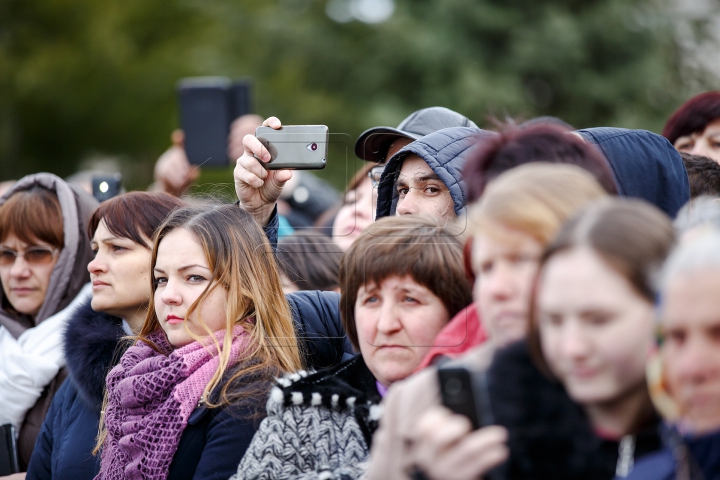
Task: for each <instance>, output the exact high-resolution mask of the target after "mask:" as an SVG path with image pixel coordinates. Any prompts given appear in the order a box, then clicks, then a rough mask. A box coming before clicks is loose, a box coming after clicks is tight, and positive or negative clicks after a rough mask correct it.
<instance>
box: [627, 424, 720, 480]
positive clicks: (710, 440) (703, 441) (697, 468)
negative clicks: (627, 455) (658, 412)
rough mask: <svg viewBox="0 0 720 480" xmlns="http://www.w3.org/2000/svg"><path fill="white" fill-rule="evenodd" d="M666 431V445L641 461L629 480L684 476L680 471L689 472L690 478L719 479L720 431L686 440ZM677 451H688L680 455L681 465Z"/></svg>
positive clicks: (663, 479) (654, 479) (659, 479)
mask: <svg viewBox="0 0 720 480" xmlns="http://www.w3.org/2000/svg"><path fill="white" fill-rule="evenodd" d="M665 433H666V434H665V435H664V439H665V444H666V447H665V448H664V449H663V450H660V451H659V452H656V453H654V454H652V455H647V456H646V457H643V458H642V459H641V460H640V461H638V462H637V463H636V464H635V468H633V470H632V471H631V472H630V475H628V476H627V477H625V478H626V479H627V480H675V479H676V478H683V477H684V475H678V472H679V471H685V472H689V473H690V474H689V475H688V476H687V477H686V478H688V480H701V479H702V480H720V432H715V433H712V434H708V435H703V436H701V437H686V438H683V439H680V438H678V435H677V434H676V433H675V432H674V431H669V432H665ZM674 450H675V451H677V452H678V453H680V450H685V454H683V455H677V457H678V458H680V459H681V460H680V461H681V462H682V464H681V465H679V464H678V461H677V459H676V456H675V455H673V451H674ZM688 454H689V455H688ZM688 459H691V460H690V461H689V462H688V461H687V460H688Z"/></svg>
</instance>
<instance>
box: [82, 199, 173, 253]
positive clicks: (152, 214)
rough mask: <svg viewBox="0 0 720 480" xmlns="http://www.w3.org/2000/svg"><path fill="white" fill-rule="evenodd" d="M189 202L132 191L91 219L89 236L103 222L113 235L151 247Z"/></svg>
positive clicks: (97, 212) (110, 203)
mask: <svg viewBox="0 0 720 480" xmlns="http://www.w3.org/2000/svg"><path fill="white" fill-rule="evenodd" d="M186 205H187V203H186V202H185V201H183V200H181V199H179V198H177V197H173V196H172V195H168V194H167V193H159V192H154V193H150V192H129V193H124V194H122V195H119V196H117V197H114V198H111V199H110V200H106V201H104V202H103V203H101V204H100V206H99V207H97V208H96V209H95V211H94V212H93V213H92V215H91V216H90V220H89V221H88V226H87V234H88V237H90V238H91V239H92V237H93V236H94V235H95V231H96V230H97V228H98V225H100V222H101V221H103V220H104V221H105V226H106V227H107V229H108V230H109V231H110V233H112V234H113V235H117V236H118V237H122V238H129V239H130V240H132V241H133V242H135V243H137V244H138V245H142V246H144V247H146V248H148V249H149V248H152V245H148V244H147V243H146V240H145V239H147V240H149V241H152V238H153V234H154V233H155V229H157V228H158V227H159V226H160V224H162V222H164V221H165V219H166V218H167V216H168V215H169V214H170V212H172V211H173V210H175V209H177V208H180V207H184V206H186Z"/></svg>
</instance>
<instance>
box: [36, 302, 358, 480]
mask: <svg viewBox="0 0 720 480" xmlns="http://www.w3.org/2000/svg"><path fill="white" fill-rule="evenodd" d="M287 299H288V301H289V303H290V307H291V310H292V313H293V320H294V322H295V329H296V332H297V336H298V338H299V339H300V345H301V348H302V351H303V354H304V358H305V360H306V363H307V364H308V365H309V366H310V367H312V368H314V369H321V368H325V367H330V366H333V365H337V364H339V363H341V362H342V361H344V360H347V359H349V358H352V356H353V354H352V347H351V346H350V343H349V341H348V340H347V338H346V336H345V333H344V330H343V328H342V325H341V323H340V317H339V315H337V312H338V311H339V305H338V303H339V295H338V294H336V293H334V292H298V293H293V294H290V295H288V296H287ZM124 335H125V333H124V331H123V330H122V326H121V320H120V319H118V318H116V317H112V316H109V315H105V314H103V313H99V312H95V311H94V310H92V308H91V307H90V304H89V303H88V304H86V305H84V306H83V307H81V308H80V309H79V310H78V311H77V312H76V313H75V314H74V315H73V318H72V319H71V320H70V323H69V325H68V329H67V332H66V341H65V355H66V358H67V366H68V370H69V371H70V377H69V378H68V380H67V381H66V382H65V383H64V384H63V385H62V387H61V388H60V390H59V391H58V393H57V394H56V395H55V398H54V399H53V402H52V405H51V406H50V410H49V411H48V414H47V416H46V417H45V421H44V422H43V426H42V429H41V430H40V434H39V436H38V439H37V441H36V443H35V450H34V452H33V455H32V458H31V460H30V465H29V466H28V473H27V479H28V480H33V479H48V480H49V479H60V480H65V479H66V480H91V479H92V478H93V477H95V475H96V474H97V473H98V471H99V469H100V462H99V456H98V457H93V456H92V455H91V451H92V449H93V448H94V446H95V438H96V436H97V431H98V422H99V417H100V408H101V405H102V399H103V391H104V388H105V377H106V375H107V373H108V372H109V371H110V369H111V368H112V367H113V366H114V365H115V364H116V363H117V362H118V361H119V358H120V356H121V355H122V352H123V351H124V349H123V348H122V346H121V345H120V344H119V341H120V338H121V337H122V336H124ZM264 414H265V399H261V401H259V403H258V404H257V405H256V404H252V403H245V404H243V405H233V406H230V407H225V408H215V409H208V408H205V407H200V408H197V409H195V411H193V413H192V414H191V416H190V419H189V421H188V425H187V427H186V428H185V430H184V431H183V434H182V437H181V438H180V443H179V445H178V450H177V452H176V454H175V457H174V459H173V463H172V464H171V465H170V470H169V476H168V480H176V479H223V480H224V479H227V478H229V477H230V476H231V475H233V474H234V473H235V472H236V470H237V466H238V464H239V463H240V460H241V459H242V456H243V454H244V452H245V450H246V449H247V447H248V445H249V444H250V441H251V440H252V437H253V435H254V434H255V431H256V430H257V428H258V426H259V423H260V421H261V419H262V416H264Z"/></svg>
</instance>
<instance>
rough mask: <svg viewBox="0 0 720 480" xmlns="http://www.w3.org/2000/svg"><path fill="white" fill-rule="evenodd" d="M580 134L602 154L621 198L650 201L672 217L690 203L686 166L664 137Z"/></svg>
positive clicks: (601, 130) (617, 131) (603, 131)
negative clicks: (608, 165)
mask: <svg viewBox="0 0 720 480" xmlns="http://www.w3.org/2000/svg"><path fill="white" fill-rule="evenodd" d="M578 133H579V134H580V135H581V136H582V137H583V138H584V139H585V141H587V142H589V143H593V144H595V145H597V146H598V147H599V148H600V150H601V151H602V152H603V154H604V155H605V158H607V160H608V163H609V164H610V168H612V171H613V174H614V176H615V181H616V183H617V185H618V190H619V192H618V193H619V194H620V195H622V196H625V197H635V198H641V199H643V200H647V201H648V202H650V203H652V204H654V205H655V206H657V207H658V208H660V209H661V210H662V211H663V212H665V213H667V214H668V215H669V216H670V218H674V217H675V215H676V214H677V212H678V210H680V208H681V207H682V206H683V205H685V203H686V202H687V201H688V200H690V184H689V182H688V176H687V171H686V170H685V165H684V163H683V161H682V158H681V157H680V154H679V153H678V152H677V150H675V147H673V146H672V144H671V143H670V142H669V141H668V140H667V139H666V138H665V137H662V136H660V135H657V134H655V133H652V132H648V131H645V130H628V129H625V128H609V127H598V128H586V129H584V130H578Z"/></svg>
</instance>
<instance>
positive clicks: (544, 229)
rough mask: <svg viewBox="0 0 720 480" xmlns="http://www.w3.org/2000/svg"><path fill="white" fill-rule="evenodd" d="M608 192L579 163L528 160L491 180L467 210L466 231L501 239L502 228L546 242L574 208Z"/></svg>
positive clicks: (544, 243)
mask: <svg viewBox="0 0 720 480" xmlns="http://www.w3.org/2000/svg"><path fill="white" fill-rule="evenodd" d="M607 195H608V194H607V192H606V191H605V190H604V189H603V188H602V187H601V186H600V184H599V183H598V181H597V180H596V179H595V177H593V175H592V174H591V173H590V172H588V171H586V170H584V169H582V168H580V167H576V166H574V165H566V164H551V163H544V162H533V163H528V164H525V165H521V166H519V167H515V168H513V169H511V170H509V171H507V172H505V173H503V174H502V175H500V176H499V177H497V178H496V179H495V180H493V181H492V182H490V184H489V185H488V186H487V188H486V189H485V192H484V194H483V196H482V197H481V198H480V200H478V201H477V202H476V203H475V204H474V205H473V206H471V207H470V208H469V210H468V222H467V223H468V233H469V234H470V235H472V236H475V235H478V234H479V233H484V234H488V235H491V236H494V237H496V238H497V237H501V238H500V239H502V237H503V235H504V232H503V228H502V227H505V228H507V229H511V230H519V231H521V232H523V233H525V234H527V235H530V236H531V237H533V238H534V239H535V240H537V241H538V242H540V243H541V244H543V245H546V244H547V243H549V242H550V240H551V239H552V238H553V237H554V236H555V234H556V233H557V232H558V230H560V227H561V226H562V224H563V223H564V222H565V221H566V220H567V219H568V218H570V217H571V216H572V215H573V214H574V213H575V212H576V211H577V210H578V209H580V208H581V207H583V206H584V205H586V204H588V203H590V202H592V201H594V200H597V199H600V198H603V197H606V196H607Z"/></svg>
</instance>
